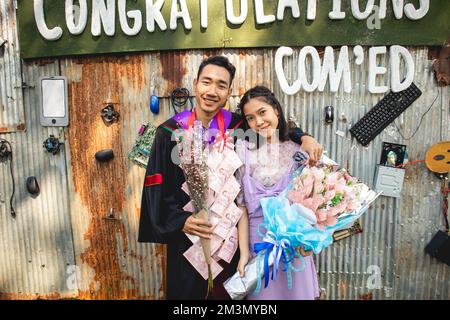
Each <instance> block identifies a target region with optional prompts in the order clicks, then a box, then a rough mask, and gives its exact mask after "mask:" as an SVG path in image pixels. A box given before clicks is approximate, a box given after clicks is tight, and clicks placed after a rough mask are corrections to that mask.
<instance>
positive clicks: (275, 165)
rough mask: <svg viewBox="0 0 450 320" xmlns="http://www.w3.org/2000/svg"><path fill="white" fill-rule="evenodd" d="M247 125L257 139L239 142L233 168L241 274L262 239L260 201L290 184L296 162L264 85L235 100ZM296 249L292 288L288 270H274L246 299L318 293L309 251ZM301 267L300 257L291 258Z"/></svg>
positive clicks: (281, 118) (277, 108)
mask: <svg viewBox="0 0 450 320" xmlns="http://www.w3.org/2000/svg"><path fill="white" fill-rule="evenodd" d="M239 107H240V109H241V112H242V115H243V117H244V119H245V122H246V126H247V128H249V129H251V130H253V131H254V132H256V133H257V135H256V136H257V137H258V139H254V140H256V143H255V141H253V143H252V142H251V141H240V142H238V143H237V144H236V151H237V153H238V155H239V157H240V158H241V160H242V162H243V163H244V165H243V166H242V167H241V168H240V169H239V171H238V172H237V179H238V181H239V182H240V184H241V193H240V194H239V196H238V199H237V202H238V205H239V206H240V207H241V209H242V210H243V211H244V214H243V215H242V217H241V219H240V220H239V223H238V232H239V250H240V260H239V264H238V271H239V272H240V274H241V276H243V275H244V268H245V266H246V265H247V263H248V262H249V261H250V259H251V258H253V257H254V253H253V246H254V244H255V243H258V242H262V241H263V239H262V238H261V237H260V236H259V235H258V225H259V224H261V223H264V217H263V213H262V209H261V205H260V202H259V200H260V199H261V198H264V197H271V196H277V195H278V194H279V193H281V192H282V191H283V190H284V189H285V188H286V187H287V185H288V183H289V180H290V177H291V174H292V172H294V171H295V170H296V169H297V168H298V166H299V164H298V162H296V161H295V160H294V155H295V153H296V152H297V151H299V145H297V144H295V143H294V142H292V141H290V140H289V137H288V136H287V132H288V127H287V123H286V119H285V118H284V115H283V110H282V108H281V105H280V103H279V102H278V100H277V99H276V98H275V96H274V95H273V93H272V92H271V91H270V90H269V89H267V88H266V87H261V86H258V87H254V88H252V89H250V90H249V91H247V92H246V93H245V94H244V96H243V97H242V99H241V102H240V104H239ZM297 251H298V252H299V253H300V254H301V255H302V256H303V260H304V263H305V267H304V269H303V271H300V272H293V273H292V288H291V289H289V288H288V281H287V274H286V273H285V272H278V276H277V278H276V281H272V280H270V281H269V285H268V286H267V287H266V288H264V285H262V286H261V291H260V293H259V294H257V295H254V294H249V295H248V296H247V299H249V300H312V299H315V298H316V297H318V296H319V285H318V281H317V273H316V268H315V266H314V261H313V259H312V256H311V252H305V251H304V250H303V249H302V248H297ZM293 262H294V266H296V267H299V266H300V265H301V264H302V262H301V259H297V258H296V259H294V261H293Z"/></svg>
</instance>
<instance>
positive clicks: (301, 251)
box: [295, 246, 312, 257]
mask: <svg viewBox="0 0 450 320" xmlns="http://www.w3.org/2000/svg"><path fill="white" fill-rule="evenodd" d="M295 251H297V252H298V253H299V254H301V255H302V256H304V257H308V256H310V255H312V250H308V251H305V249H304V248H303V246H298V247H297V248H296V249H295Z"/></svg>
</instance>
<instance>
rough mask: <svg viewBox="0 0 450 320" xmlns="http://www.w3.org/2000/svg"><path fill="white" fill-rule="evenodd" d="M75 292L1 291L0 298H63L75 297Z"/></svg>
mask: <svg viewBox="0 0 450 320" xmlns="http://www.w3.org/2000/svg"><path fill="white" fill-rule="evenodd" d="M75 297H76V296H75V295H73V294H70V295H61V294H60V293H57V292H54V293H47V294H37V293H35V294H20V293H3V292H0V300H61V299H70V298H75Z"/></svg>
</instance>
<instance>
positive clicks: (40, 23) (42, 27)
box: [34, 0, 63, 41]
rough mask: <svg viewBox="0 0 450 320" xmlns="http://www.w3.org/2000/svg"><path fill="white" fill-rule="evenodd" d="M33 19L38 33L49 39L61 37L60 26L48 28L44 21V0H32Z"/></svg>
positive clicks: (54, 39) (53, 39)
mask: <svg viewBox="0 0 450 320" xmlns="http://www.w3.org/2000/svg"><path fill="white" fill-rule="evenodd" d="M34 20H35V21H36V26H37V28H38V30H39V33H40V34H41V35H42V36H43V37H44V38H45V39H46V40H49V41H56V40H58V39H59V38H61V36H62V34H63V31H62V29H61V27H54V28H52V29H49V28H48V27H47V24H46V23H45V14H44V0H34Z"/></svg>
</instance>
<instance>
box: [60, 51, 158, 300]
mask: <svg viewBox="0 0 450 320" xmlns="http://www.w3.org/2000/svg"><path fill="white" fill-rule="evenodd" d="M141 59H142V57H138V56H133V57H132V58H131V59H130V58H126V57H123V56H122V57H120V56H119V57H111V56H107V57H103V56H102V57H89V58H83V59H82V60H81V61H79V62H78V61H76V59H75V63H80V64H82V65H83V68H82V76H81V81H79V82H70V79H69V112H70V117H71V125H70V127H69V128H68V131H67V139H68V141H69V145H70V146H71V148H70V152H71V167H72V172H73V177H74V181H73V185H74V190H75V192H76V193H77V194H78V195H79V196H80V198H81V201H82V203H83V205H84V206H85V207H86V208H88V211H89V214H90V221H89V227H88V229H87V230H86V232H85V234H84V239H85V240H88V241H89V243H90V245H89V247H88V248H85V249H84V251H83V252H82V253H81V255H80V258H81V260H82V262H83V263H87V264H88V265H89V266H90V267H91V268H92V269H93V270H94V272H95V275H94V277H93V279H92V280H91V282H90V283H89V285H88V286H87V287H88V288H89V289H88V290H86V291H80V293H79V297H80V298H81V299H135V298H138V292H139V290H138V289H139V288H138V283H137V282H136V281H135V279H133V277H131V276H129V275H127V274H126V273H125V272H123V271H122V270H121V267H122V265H121V261H120V256H121V255H126V254H127V251H128V242H127V230H126V226H125V224H124V222H123V221H122V220H120V215H121V212H122V210H123V208H124V204H125V201H126V197H125V190H126V177H127V167H126V159H127V157H126V150H124V141H123V136H124V134H123V130H124V128H123V127H122V122H121V121H119V122H118V123H114V124H113V125H111V126H108V127H107V126H105V125H104V123H103V121H102V119H101V117H100V111H101V109H102V108H103V107H104V106H105V105H104V102H105V101H115V102H117V104H115V105H114V107H115V109H116V110H117V111H119V112H120V114H121V119H123V117H125V113H126V112H127V111H128V110H130V109H132V108H130V107H129V106H124V105H123V99H122V97H123V96H125V95H126V94H127V93H126V90H127V88H124V87H123V82H122V80H121V79H122V78H121V77H122V76H123V75H126V76H127V77H129V78H130V79H133V81H132V82H130V83H126V85H127V86H130V85H131V86H133V85H137V83H143V80H142V79H144V73H143V70H142V69H143V68H139V67H138V65H139V61H140V60H141ZM71 72H72V70H68V74H69V75H70V74H71ZM138 73H140V74H138ZM134 79H135V80H134ZM109 148H111V149H113V151H114V156H115V157H114V159H113V160H111V161H109V162H106V163H99V162H97V161H96V160H95V157H94V155H95V153H96V152H97V151H99V150H103V149H109ZM110 208H113V212H114V217H115V218H117V220H108V219H104V218H105V217H107V216H108V215H109V211H110ZM119 240H121V241H120V242H119ZM120 244H122V252H119V251H120V250H119V245H120ZM150 298H151V297H150Z"/></svg>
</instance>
